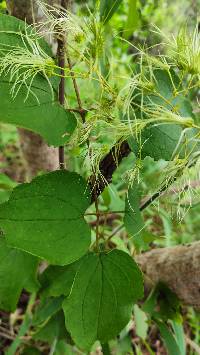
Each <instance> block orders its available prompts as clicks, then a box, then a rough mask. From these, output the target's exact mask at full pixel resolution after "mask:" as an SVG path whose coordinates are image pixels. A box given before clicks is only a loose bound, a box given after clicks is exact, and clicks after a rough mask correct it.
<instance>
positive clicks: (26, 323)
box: [5, 293, 36, 355]
mask: <svg viewBox="0 0 200 355" xmlns="http://www.w3.org/2000/svg"><path fill="white" fill-rule="evenodd" d="M35 299H36V293H32V295H31V296H30V299H29V302H28V305H27V308H26V313H25V315H24V320H23V322H22V324H21V326H20V329H19V332H18V335H17V337H16V338H15V340H14V341H13V342H12V344H11V346H10V347H9V348H8V350H7V351H6V353H5V355H15V354H16V351H17V348H18V347H19V345H20V344H21V343H22V342H23V339H22V337H23V336H24V335H25V334H26V333H27V331H28V329H29V328H30V326H31V321H32V308H33V306H34V303H35Z"/></svg>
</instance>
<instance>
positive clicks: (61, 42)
mask: <svg viewBox="0 0 200 355" xmlns="http://www.w3.org/2000/svg"><path fill="white" fill-rule="evenodd" d="M57 56H58V65H59V67H60V68H61V70H60V75H61V79H60V84H59V92H58V98H59V102H60V104H61V105H62V106H64V104H65V78H64V74H65V69H64V68H65V39H64V35H62V36H61V38H58V51H57ZM59 167H60V169H65V149H64V146H60V147H59Z"/></svg>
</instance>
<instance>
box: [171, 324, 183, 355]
mask: <svg viewBox="0 0 200 355" xmlns="http://www.w3.org/2000/svg"><path fill="white" fill-rule="evenodd" d="M171 323H172V328H173V331H174V335H175V338H176V341H177V344H178V346H179V349H180V352H181V355H186V342H185V333H184V328H183V324H181V323H177V322H175V321H172V322H171Z"/></svg>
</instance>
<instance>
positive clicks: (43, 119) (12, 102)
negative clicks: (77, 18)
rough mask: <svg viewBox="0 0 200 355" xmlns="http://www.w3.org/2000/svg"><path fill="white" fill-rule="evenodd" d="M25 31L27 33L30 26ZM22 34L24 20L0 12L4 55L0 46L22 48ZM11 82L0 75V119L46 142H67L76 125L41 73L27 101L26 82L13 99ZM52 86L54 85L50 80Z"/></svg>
mask: <svg viewBox="0 0 200 355" xmlns="http://www.w3.org/2000/svg"><path fill="white" fill-rule="evenodd" d="M26 30H27V32H28V33H29V32H30V31H31V28H28V29H26ZM24 33H25V23H24V22H23V21H20V20H18V19H16V18H15V17H12V16H7V15H0V54H1V55H3V54H2V53H1V48H5V47H6V46H17V47H24V42H23V41H22V38H23V39H24V41H25V42H26V39H25V37H24ZM40 44H41V47H42V48H43V49H44V50H45V51H46V52H47V53H48V54H49V55H50V56H51V55H52V54H51V50H50V49H49V47H48V45H47V43H46V42H45V41H44V40H41V43H40ZM9 48H10V47H9ZM12 80H13V79H12ZM50 81H51V79H50ZM12 85H13V81H12V82H10V78H9V77H8V76H3V75H2V76H1V77H0V93H1V101H0V122H3V123H9V124H13V125H16V126H18V127H23V128H27V129H29V130H31V131H34V132H36V133H38V134H40V135H41V136H42V137H43V138H44V139H45V140H46V141H47V143H48V144H49V145H54V146H59V145H62V144H64V143H66V142H67V141H68V140H69V136H70V135H71V133H72V132H73V131H74V129H75V127H76V119H75V116H74V115H73V114H72V113H70V112H68V111H66V110H65V109H64V108H63V107H62V106H61V105H60V104H59V102H58V98H57V96H58V94H57V92H54V94H53V96H54V97H52V92H51V90H50V86H49V83H48V82H47V80H46V79H45V78H44V77H43V76H42V74H38V75H36V76H35V78H34V80H33V83H32V86H31V92H30V93H29V96H28V98H27V100H25V99H26V95H27V90H28V89H27V87H26V85H25V84H24V85H22V88H21V89H20V91H19V93H18V94H17V96H16V97H15V98H12V96H11V93H10V91H11V88H12ZM52 85H53V86H54V83H53V82H52ZM16 89H17V88H16ZM36 97H37V98H38V100H39V103H38V100H37V99H36ZM55 122H56V124H55Z"/></svg>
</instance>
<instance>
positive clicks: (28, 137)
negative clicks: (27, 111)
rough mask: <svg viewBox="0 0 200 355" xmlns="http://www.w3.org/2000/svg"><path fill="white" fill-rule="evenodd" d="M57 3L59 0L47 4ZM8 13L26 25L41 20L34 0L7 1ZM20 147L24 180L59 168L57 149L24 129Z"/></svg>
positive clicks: (20, 133)
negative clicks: (24, 21)
mask: <svg viewBox="0 0 200 355" xmlns="http://www.w3.org/2000/svg"><path fill="white" fill-rule="evenodd" d="M55 2H57V3H59V0H57V1H54V0H51V1H48V3H55ZM7 7H8V11H9V13H10V14H11V15H13V16H15V17H17V18H19V19H22V20H24V19H26V22H27V23H29V24H30V23H33V22H34V21H36V22H37V20H38V19H39V20H40V21H41V20H42V17H41V14H40V13H39V9H38V7H37V6H36V1H35V0H7ZM18 132H19V137H20V145H21V150H22V154H23V158H24V160H25V162H26V167H25V168H26V175H27V176H26V178H28V179H29V180H30V179H32V178H33V177H34V176H35V175H37V174H38V173H39V172H40V171H52V170H56V169H58V167H59V159H58V149H56V148H53V147H49V146H48V145H47V144H46V143H45V142H44V141H43V139H42V138H41V136H39V135H38V134H35V133H33V132H31V131H28V130H26V129H22V128H19V129H18Z"/></svg>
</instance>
